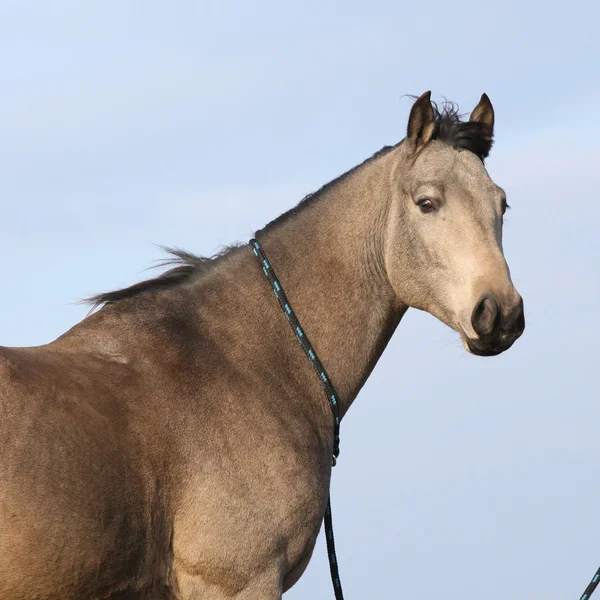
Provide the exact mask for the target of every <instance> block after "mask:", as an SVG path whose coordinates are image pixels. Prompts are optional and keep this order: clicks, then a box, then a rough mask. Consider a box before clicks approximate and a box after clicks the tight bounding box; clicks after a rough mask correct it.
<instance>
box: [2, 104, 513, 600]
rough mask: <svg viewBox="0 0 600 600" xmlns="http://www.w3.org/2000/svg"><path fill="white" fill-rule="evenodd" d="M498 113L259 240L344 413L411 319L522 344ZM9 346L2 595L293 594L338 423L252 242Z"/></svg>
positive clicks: (182, 263) (407, 145) (424, 131)
mask: <svg viewBox="0 0 600 600" xmlns="http://www.w3.org/2000/svg"><path fill="white" fill-rule="evenodd" d="M493 130H494V109H493V107H492V104H491V102H490V100H489V98H488V97H487V95H485V94H484V95H483V96H482V97H481V100H480V101H479V103H478V104H477V106H476V107H475V109H474V110H473V111H472V113H471V115H470V117H469V119H468V120H464V119H463V118H462V117H461V115H459V113H458V109H457V107H456V105H453V104H448V103H445V104H443V105H437V104H435V103H433V102H432V101H431V95H430V92H426V93H425V94H423V95H422V96H420V97H419V98H418V99H417V100H416V101H415V102H414V104H413V106H412V108H411V111H410V116H409V119H408V127H407V133H406V135H405V137H404V139H402V141H400V142H399V143H397V144H396V145H394V146H388V147H384V148H383V149H382V150H381V151H379V152H377V153H376V154H374V155H373V156H371V157H370V158H368V159H367V160H366V161H364V162H363V163H361V164H359V165H358V166H356V167H354V168H353V169H351V170H350V171H348V172H347V173H345V174H344V175H342V176H340V177H338V178H337V179H335V180H333V181H332V182H330V183H328V184H326V185H325V186H324V187H322V188H321V189H320V190H318V191H317V192H315V193H313V194H310V195H309V196H307V197H306V198H305V199H304V200H302V202H301V203H300V204H299V205H297V206H296V207H295V208H293V209H291V210H290V211H288V212H286V213H285V214H283V215H281V216H279V217H278V218H276V219H275V220H273V221H272V222H271V223H269V224H268V225H266V226H265V227H264V228H263V229H261V230H260V231H258V232H256V239H258V240H259V241H260V244H261V246H262V248H263V249H264V251H265V252H266V254H267V255H268V256H269V259H270V263H271V264H272V265H273V267H274V268H275V269H276V271H277V273H278V276H279V281H280V283H281V285H282V286H283V288H284V289H285V291H286V292H287V296H288V297H289V299H290V302H291V303H292V304H293V306H294V309H295V311H296V314H297V315H298V318H299V320H300V321H301V323H302V326H303V328H304V330H305V331H306V334H307V335H308V336H309V337H310V339H311V341H312V343H313V345H314V348H315V349H316V351H317V352H318V355H319V357H320V359H321V361H322V363H323V365H324V366H325V367H326V369H327V371H328V373H329V376H330V378H331V380H332V382H333V383H334V384H335V388H336V389H337V392H338V395H339V414H340V417H341V418H343V416H344V414H345V413H346V412H347V411H348V409H349V408H350V406H351V404H352V402H353V401H354V399H355V398H356V396H357V394H358V392H359V390H360V389H361V387H362V386H363V384H364V383H365V381H366V379H367V377H368V376H369V374H370V373H371V371H372V369H373V367H374V366H375V364H376V362H377V360H378V359H379V357H380V356H381V354H382V352H383V351H384V349H385V347H386V345H387V343H388V341H389V340H390V337H391V336H392V334H393V333H394V331H395V329H396V327H397V326H398V324H399V322H400V320H401V319H402V317H403V315H404V314H405V313H406V311H407V310H408V308H416V309H420V310H423V311H427V312H429V313H431V314H432V315H434V316H435V317H437V318H438V319H439V320H441V321H442V322H443V323H445V324H446V325H448V326H449V327H451V328H452V329H454V330H455V331H456V332H457V333H458V334H459V336H460V338H461V340H462V342H463V344H464V346H465V348H466V350H467V351H468V352H470V353H472V354H475V355H481V356H492V355H497V354H499V353H501V352H503V351H505V350H507V349H508V348H509V347H510V346H511V345H512V344H513V343H514V341H515V340H516V339H517V338H518V337H519V336H520V335H521V334H522V333H523V330H524V327H525V319H524V312H523V301H522V299H521V296H520V295H519V294H518V292H517V291H516V289H515V287H514V285H513V283H512V281H511V278H510V273H509V269H508V266H507V263H506V260H505V258H504V255H503V248H502V226H503V214H504V212H505V210H506V208H507V201H506V194H505V193H504V191H503V190H502V188H500V187H499V186H498V185H497V184H496V183H494V182H493V181H492V179H491V178H490V176H489V175H488V173H487V170H486V168H485V164H484V160H485V158H486V157H487V156H488V154H489V152H490V148H491V146H492V142H493V133H494V131H493ZM169 267H170V268H169V269H168V270H166V271H165V272H164V273H162V274H161V275H159V276H157V277H155V278H152V279H148V280H147V281H142V282H140V283H137V284H135V285H133V286H131V287H128V288H125V289H121V290H117V291H113V292H108V293H103V294H99V295H97V296H95V297H93V298H92V299H91V300H92V302H93V304H94V307H95V308H96V309H97V310H95V311H91V312H90V314H88V316H87V317H86V318H85V319H83V320H82V321H81V322H80V323H78V324H77V325H75V326H74V327H73V328H72V329H70V330H69V331H68V332H66V333H65V334H63V335H62V336H60V337H59V338H58V339H56V340H55V341H53V342H51V343H49V344H47V345H43V346H39V347H29V348H9V347H1V348H0V415H1V418H0V600H32V599H33V598H37V599H40V600H41V599H43V600H83V599H85V600H96V599H100V598H110V599H111V600H142V599H145V600H196V599H200V598H201V599H204V600H205V599H208V600H221V599H225V598H236V599H238V600H255V599H256V600H258V599H260V600H276V599H280V598H281V597H282V594H283V593H284V592H285V591H287V590H288V589H289V588H290V587H292V586H293V585H294V584H295V583H296V581H297V580H298V579H299V578H300V576H301V575H302V573H303V572H304V570H305V568H306V566H307V564H308V563H309V560H310V558H311V554H312V552H313V548H314V546H315V542H316V539H317V535H318V532H319V530H320V527H321V523H322V521H323V518H324V514H325V510H326V504H327V497H328V489H329V483H330V477H331V469H332V460H331V457H332V451H333V444H334V441H333V436H332V414H331V410H330V406H329V405H328V403H327V401H326V398H324V397H323V393H322V389H321V386H320V382H319V380H318V378H317V377H316V376H315V373H314V372H313V370H312V367H311V365H310V363H309V362H308V361H307V360H306V356H305V355H304V353H303V350H302V348H301V346H300V345H299V344H298V343H297V341H296V340H295V339H294V334H293V332H292V331H291V329H290V327H289V325H288V323H287V322H286V319H285V315H284V314H283V312H282V311H281V308H280V306H279V305H278V303H277V301H276V298H275V297H274V295H273V292H272V290H271V287H270V285H269V282H268V281H267V280H266V279H265V277H264V273H263V270H262V266H261V264H260V262H259V261H257V260H256V257H255V256H254V255H253V252H252V248H251V247H250V246H248V245H247V244H237V245H235V244H234V245H231V246H230V247H228V248H227V249H226V250H225V251H224V252H222V253H220V254H218V255H216V256H214V257H212V258H203V257H198V256H195V255H193V254H191V253H188V252H185V251H181V250H173V254H172V260H171V263H170V265H169Z"/></svg>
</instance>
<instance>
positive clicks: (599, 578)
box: [580, 569, 600, 600]
mask: <svg viewBox="0 0 600 600" xmlns="http://www.w3.org/2000/svg"><path fill="white" fill-rule="evenodd" d="M599 582H600V569H598V570H597V571H596V574H595V575H594V577H593V578H592V580H591V581H590V585H588V586H587V587H586V588H585V592H583V596H581V599H580V600H588V598H589V597H590V596H591V595H592V594H593V593H594V590H595V589H596V587H597V586H598V583H599Z"/></svg>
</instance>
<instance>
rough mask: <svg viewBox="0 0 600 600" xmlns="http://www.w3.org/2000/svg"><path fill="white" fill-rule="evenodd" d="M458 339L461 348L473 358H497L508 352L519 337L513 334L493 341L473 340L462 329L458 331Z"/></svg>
mask: <svg viewBox="0 0 600 600" xmlns="http://www.w3.org/2000/svg"><path fill="white" fill-rule="evenodd" d="M459 333H460V339H461V340H462V343H463V346H464V347H465V349H466V350H467V352H469V353H470V354H473V355H475V356H498V354H502V353H503V352H505V351H506V350H508V349H509V348H510V347H511V346H512V345H513V344H514V343H515V341H516V340H517V339H518V338H519V337H520V336H521V334H520V333H519V334H518V335H514V334H503V335H501V336H500V338H499V339H497V340H493V341H491V340H490V341H485V342H484V341H482V340H475V339H472V338H470V337H468V336H467V335H466V334H465V332H464V331H462V328H460V329H459Z"/></svg>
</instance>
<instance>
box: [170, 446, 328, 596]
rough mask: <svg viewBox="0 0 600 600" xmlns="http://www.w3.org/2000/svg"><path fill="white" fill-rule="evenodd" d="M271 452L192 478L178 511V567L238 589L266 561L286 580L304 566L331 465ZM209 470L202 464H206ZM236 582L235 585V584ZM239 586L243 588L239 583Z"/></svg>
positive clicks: (320, 516)
mask: <svg viewBox="0 0 600 600" xmlns="http://www.w3.org/2000/svg"><path fill="white" fill-rule="evenodd" d="M309 462H311V463H312V465H311V466H312V468H310V467H309V466H308V465H307V464H306V456H305V457H300V458H299V459H294V458H289V457H288V458H286V457H285V456H282V455H278V454H275V455H273V456H271V457H269V459H268V460H256V459H255V458H252V457H248V459H247V460H246V461H242V462H237V461H232V464H230V465H229V466H228V468H222V465H221V470H220V471H219V470H215V469H214V468H213V467H212V466H210V465H209V466H208V467H207V468H205V469H204V472H203V473H198V474H196V475H195V476H194V477H193V481H190V482H189V485H188V486H186V487H187V489H188V493H187V494H186V498H185V501H184V502H183V503H182V505H181V507H180V509H179V510H178V512H177V515H176V520H175V531H174V552H175V556H176V558H177V560H178V563H179V565H178V567H179V568H183V569H185V570H186V571H188V572H190V571H193V572H196V573H200V574H202V578H203V579H205V580H207V581H208V580H214V583H215V584H217V585H219V584H218V581H220V580H223V582H225V583H224V585H228V586H231V590H232V591H235V588H236V586H237V585H239V586H243V585H244V582H245V581H247V580H250V579H252V578H253V577H254V576H255V574H256V573H257V572H260V571H261V570H262V569H264V568H265V565H270V566H271V568H273V569H277V570H278V571H279V572H280V573H281V574H282V575H283V576H284V577H285V576H286V575H287V574H288V573H292V572H294V571H298V568H299V567H301V570H303V569H304V568H305V566H306V564H307V562H308V557H309V556H310V553H311V552H312V548H313V546H314V544H315V541H316V538H317V535H318V532H319V528H320V525H321V522H322V519H323V515H324V512H325V505H326V501H327V489H328V484H329V468H328V466H327V465H326V464H325V465H321V464H319V463H320V461H319V460H317V459H316V457H315V459H314V460H312V459H311V460H310V461H309ZM205 467H206V465H205ZM236 582H237V583H236ZM240 589H242V588H240Z"/></svg>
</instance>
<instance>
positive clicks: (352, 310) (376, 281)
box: [258, 161, 406, 412]
mask: <svg viewBox="0 0 600 600" xmlns="http://www.w3.org/2000/svg"><path fill="white" fill-rule="evenodd" d="M381 162H383V161H375V162H374V163H373V164H372V165H366V166H365V167H363V168H361V170H360V171H359V172H358V173H354V174H352V175H350V176H349V177H348V178H347V179H346V180H342V181H341V182H339V183H338V184H336V185H335V186H334V187H333V188H332V189H330V190H327V191H326V192H324V193H322V194H321V195H319V197H317V198H316V199H315V200H314V201H312V202H309V203H308V204H307V205H306V206H305V207H303V208H301V209H300V210H299V212H298V213H297V214H295V216H293V217H291V218H288V219H283V220H280V221H279V222H277V224H276V225H274V226H272V227H267V228H266V229H265V230H264V232H259V234H258V238H259V241H260V242H261V244H262V245H263V248H264V249H265V251H266V254H267V256H268V257H269V260H270V262H271V263H272V265H273V268H274V269H275V272H276V273H277V276H278V277H279V279H280V281H281V283H282V285H283V288H284V290H285V291H286V294H287V295H288V297H289V299H290V302H291V303H292V306H293V307H294V310H295V311H296V314H297V316H298V318H299V320H300V322H301V324H302V326H303V328H304V329H305V331H306V332H307V334H308V337H309V339H310V340H311V342H312V343H313V345H314V347H315V350H316V351H317V354H318V355H319V357H320V359H321V361H322V362H323V364H324V366H325V368H326V369H327V371H328V372H329V375H330V377H331V378H332V380H333V381H334V383H335V385H336V388H337V391H338V393H339V394H340V396H341V397H342V403H343V404H342V412H345V411H346V410H347V409H348V407H349V405H350V404H351V403H352V401H353V400H354V398H355V397H356V395H357V393H358V391H359V390H360V388H361V387H362V385H363V384H364V382H365V381H366V379H367V377H368V376H369V374H370V373H371V370H372V369H373V367H374V366H375V363H376V362H377V360H378V359H379V357H380V356H381V353H382V352H383V350H384V348H385V346H386V345H387V343H388V341H389V339H390V337H391V335H392V333H393V332H394V330H395V329H396V326H397V325H398V323H399V321H400V319H401V317H402V315H403V314H404V311H405V310H406V307H403V306H402V305H401V304H400V303H399V302H398V301H397V298H396V296H395V295H394V292H393V290H392V288H391V286H390V284H389V282H388V280H387V277H386V274H385V267H384V260H383V248H384V238H385V228H386V224H387V218H386V217H387V212H388V203H389V201H390V198H389V190H388V189H387V183H388V181H389V176H388V177H387V178H386V177H385V176H384V173H382V169H384V168H385V167H384V166H383V165H381ZM386 173H387V171H386ZM386 179H387V180H388V181H386ZM273 302H275V298H273Z"/></svg>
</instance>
